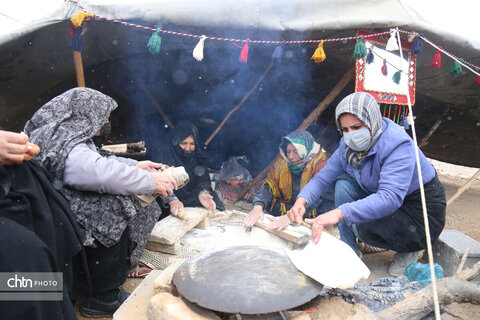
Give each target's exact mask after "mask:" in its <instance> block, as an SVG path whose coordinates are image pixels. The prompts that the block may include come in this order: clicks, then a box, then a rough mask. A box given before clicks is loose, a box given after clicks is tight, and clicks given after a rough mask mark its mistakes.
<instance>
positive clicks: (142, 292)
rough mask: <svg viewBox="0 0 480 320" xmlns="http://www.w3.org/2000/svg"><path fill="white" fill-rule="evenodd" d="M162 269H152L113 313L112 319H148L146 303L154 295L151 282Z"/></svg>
mask: <svg viewBox="0 0 480 320" xmlns="http://www.w3.org/2000/svg"><path fill="white" fill-rule="evenodd" d="M161 273H162V271H160V270H152V271H151V272H150V273H149V274H148V276H147V277H146V278H145V279H143V281H142V282H141V283H140V284H139V285H138V286H137V287H136V288H135V290H134V291H133V292H132V294H131V295H130V296H129V297H128V299H127V301H125V302H124V303H123V304H122V305H121V306H120V308H119V309H118V310H117V311H116V312H115V314H114V315H113V320H132V319H135V320H148V317H147V308H146V306H147V303H148V301H150V299H151V298H152V297H153V296H154V295H155V291H154V290H153V283H154V281H155V279H157V278H158V277H159V276H160V274H161Z"/></svg>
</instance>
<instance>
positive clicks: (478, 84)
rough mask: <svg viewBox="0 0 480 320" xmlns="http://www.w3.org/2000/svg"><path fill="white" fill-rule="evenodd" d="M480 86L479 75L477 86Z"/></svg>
mask: <svg viewBox="0 0 480 320" xmlns="http://www.w3.org/2000/svg"><path fill="white" fill-rule="evenodd" d="M478 86H480V76H478V77H477V87H478Z"/></svg>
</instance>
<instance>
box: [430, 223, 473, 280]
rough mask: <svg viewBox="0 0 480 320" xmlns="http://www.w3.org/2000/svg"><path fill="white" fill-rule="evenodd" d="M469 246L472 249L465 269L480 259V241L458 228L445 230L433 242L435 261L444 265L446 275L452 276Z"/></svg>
mask: <svg viewBox="0 0 480 320" xmlns="http://www.w3.org/2000/svg"><path fill="white" fill-rule="evenodd" d="M467 248H470V251H469V253H468V257H467V260H466V261H465V265H464V267H463V269H467V268H469V267H471V266H473V265H474V264H475V263H476V262H478V261H480V242H478V241H477V240H475V239H472V238H470V237H469V236H467V235H466V234H464V233H463V232H460V231H458V230H452V229H445V230H443V232H442V233H441V234H440V237H439V239H438V240H437V241H436V242H435V243H434V244H433V257H434V260H435V262H437V263H438V264H440V265H441V266H442V268H443V271H444V273H445V277H450V276H452V275H454V274H455V273H456V272H457V269H458V266H459V265H460V261H461V260H462V257H463V254H464V253H465V251H466V250H467ZM477 278H478V277H477Z"/></svg>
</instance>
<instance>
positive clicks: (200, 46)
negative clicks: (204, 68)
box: [193, 35, 207, 61]
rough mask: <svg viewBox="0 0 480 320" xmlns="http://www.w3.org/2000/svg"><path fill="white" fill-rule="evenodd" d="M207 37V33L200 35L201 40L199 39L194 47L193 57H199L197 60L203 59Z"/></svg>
mask: <svg viewBox="0 0 480 320" xmlns="http://www.w3.org/2000/svg"><path fill="white" fill-rule="evenodd" d="M206 38H207V37H206V36H205V35H203V36H201V37H200V41H198V43H197V45H196V46H195V48H194V49H193V57H194V58H195V59H197V61H202V60H203V47H204V46H205V39H206Z"/></svg>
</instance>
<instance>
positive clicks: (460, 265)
mask: <svg viewBox="0 0 480 320" xmlns="http://www.w3.org/2000/svg"><path fill="white" fill-rule="evenodd" d="M469 252H470V248H467V249H466V250H465V253H464V254H463V257H462V261H460V264H459V265H458V269H457V272H455V274H457V273H460V272H462V269H463V265H464V264H465V261H467V257H468V253H469Z"/></svg>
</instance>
